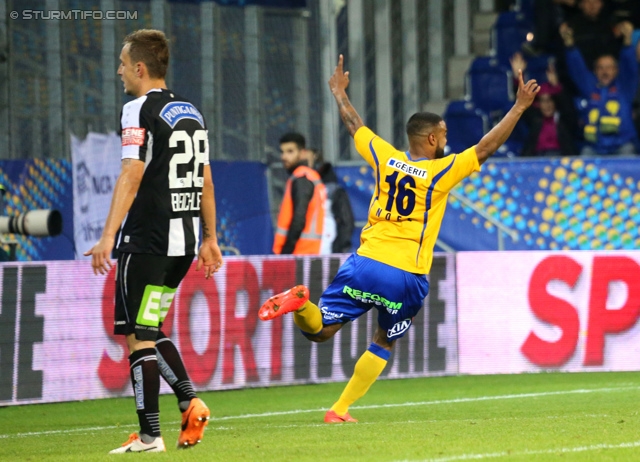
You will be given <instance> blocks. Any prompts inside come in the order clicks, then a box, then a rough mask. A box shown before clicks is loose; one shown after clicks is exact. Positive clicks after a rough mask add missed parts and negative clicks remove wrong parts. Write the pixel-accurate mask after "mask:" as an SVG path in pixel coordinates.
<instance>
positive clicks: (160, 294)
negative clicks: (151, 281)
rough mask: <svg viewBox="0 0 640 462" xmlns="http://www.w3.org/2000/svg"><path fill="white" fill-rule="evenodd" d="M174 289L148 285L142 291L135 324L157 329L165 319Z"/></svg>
mask: <svg viewBox="0 0 640 462" xmlns="http://www.w3.org/2000/svg"><path fill="white" fill-rule="evenodd" d="M175 294H176V289H170V288H169V287H167V286H162V287H161V286H152V285H148V286H147V287H146V288H145V289H144V296H143V297H142V303H141V304H140V309H139V310H138V317H137V318H136V322H137V323H138V324H140V325H142V326H150V327H158V325H159V324H160V323H161V322H163V321H164V318H166V317H167V313H168V312H169V308H170V307H171V302H173V297H174V296H175Z"/></svg>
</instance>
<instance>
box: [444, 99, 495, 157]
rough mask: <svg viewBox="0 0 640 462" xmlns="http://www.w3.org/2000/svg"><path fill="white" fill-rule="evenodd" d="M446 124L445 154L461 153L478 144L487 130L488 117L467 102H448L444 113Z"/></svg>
mask: <svg viewBox="0 0 640 462" xmlns="http://www.w3.org/2000/svg"><path fill="white" fill-rule="evenodd" d="M443 119H444V121H445V123H446V124H447V130H448V134H447V141H448V143H447V151H448V152H447V154H449V153H456V154H458V153H461V152H462V151H464V150H465V149H467V148H470V147H471V146H474V145H476V144H478V141H480V138H482V137H483V136H484V134H485V133H486V132H487V131H488V130H489V116H488V114H487V113H486V112H484V111H483V110H482V109H479V108H478V107H476V106H475V105H474V104H473V103H472V102H471V101H469V100H455V101H450V102H449V104H448V105H447V108H446V109H445V111H444V116H443Z"/></svg>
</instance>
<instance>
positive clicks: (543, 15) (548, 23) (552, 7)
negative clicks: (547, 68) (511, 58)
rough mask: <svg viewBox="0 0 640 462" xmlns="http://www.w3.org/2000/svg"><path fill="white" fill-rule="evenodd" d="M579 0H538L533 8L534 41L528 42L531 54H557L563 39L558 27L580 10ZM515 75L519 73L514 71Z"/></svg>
mask: <svg viewBox="0 0 640 462" xmlns="http://www.w3.org/2000/svg"><path fill="white" fill-rule="evenodd" d="M577 5H578V0H536V2H535V3H534V10H533V23H534V24H533V41H532V42H531V43H526V44H525V45H523V46H526V47H527V48H526V50H525V51H527V52H529V53H530V54H539V53H549V54H555V53H556V51H557V50H558V49H559V48H560V45H561V44H562V40H561V38H560V34H558V28H559V27H560V24H562V23H563V22H564V21H568V20H569V19H570V18H571V17H572V16H574V15H575V14H576V13H578V12H579V10H578V7H577ZM514 75H517V74H516V73H514Z"/></svg>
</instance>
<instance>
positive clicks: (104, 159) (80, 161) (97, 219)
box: [71, 133, 121, 260]
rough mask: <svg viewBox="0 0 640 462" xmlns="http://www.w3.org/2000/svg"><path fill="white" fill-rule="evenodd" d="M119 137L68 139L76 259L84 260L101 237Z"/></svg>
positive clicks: (117, 160)
mask: <svg viewBox="0 0 640 462" xmlns="http://www.w3.org/2000/svg"><path fill="white" fill-rule="evenodd" d="M120 151H121V146H120V137H119V136H118V135H117V134H115V133H109V134H108V135H104V134H100V133H89V134H88V135H87V137H86V138H85V139H84V141H81V140H79V139H78V138H76V137H74V136H72V137H71V161H72V164H73V185H74V188H73V223H74V240H75V248H76V251H75V253H76V259H77V260H82V259H85V258H86V257H83V256H82V253H83V252H85V251H86V250H89V249H90V248H91V247H92V246H93V245H94V244H95V243H96V241H97V240H98V239H99V238H100V236H101V234H102V227H103V226H104V222H105V220H106V218H107V214H108V213H109V206H110V205H111V195H112V193H113V188H114V187H115V183H116V180H117V179H118V175H119V174H120V158H121V155H120Z"/></svg>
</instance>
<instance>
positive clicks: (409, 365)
mask: <svg viewBox="0 0 640 462" xmlns="http://www.w3.org/2000/svg"><path fill="white" fill-rule="evenodd" d="M346 258H347V255H333V256H326V257H303V258H295V257H291V256H283V257H280V256H255V257H228V258H226V260H225V265H224V266H223V268H222V270H221V271H220V272H219V273H217V274H216V275H215V277H214V278H213V280H208V281H207V280H205V279H204V276H203V273H202V272H196V271H195V263H194V267H193V268H192V270H191V271H190V272H189V273H188V275H187V276H186V278H185V279H184V281H183V282H182V284H181V285H180V287H179V288H178V291H177V292H176V296H175V298H174V302H173V305H172V307H171V311H170V312H169V315H168V316H167V318H166V320H165V324H164V326H163V331H164V333H165V334H166V335H167V336H169V337H170V338H171V339H172V340H173V341H174V343H175V344H176V346H177V348H178V349H179V350H180V352H181V354H182V355H183V358H184V361H185V366H186V368H187V370H188V372H189V375H190V377H191V379H192V381H193V382H194V385H195V386H196V388H198V389H201V390H218V389H225V388H239V387H246V386H269V385H273V384H277V385H282V384H293V383H311V382H318V381H335V380H345V379H346V378H348V377H350V376H351V374H352V372H353V367H354V365H355V362H356V361H357V359H358V358H359V357H360V355H361V354H362V353H363V352H364V351H365V349H366V348H367V346H368V345H369V343H370V342H371V337H372V333H373V323H374V322H375V317H374V315H375V313H369V314H368V316H365V317H363V318H361V319H360V320H358V321H357V322H355V323H352V324H347V325H346V326H345V327H344V328H343V329H342V330H341V331H340V332H339V333H338V335H336V337H334V339H332V340H331V341H329V342H326V343H323V344H315V343H311V342H309V341H308V340H306V339H305V338H304V337H303V336H302V335H301V334H300V333H299V332H298V329H297V328H295V326H294V324H293V319H292V316H284V317H283V318H279V319H276V320H274V321H270V322H262V321H259V320H258V315H257V313H258V309H259V307H260V306H261V304H262V303H263V302H264V301H265V300H266V299H267V298H268V297H270V296H271V295H273V294H274V293H277V292H281V291H283V290H286V289H288V288H290V287H292V286H293V285H295V284H298V283H303V284H306V285H307V286H308V287H309V290H310V294H311V299H312V300H313V301H317V300H318V299H319V297H320V295H321V293H322V291H323V290H324V288H325V287H326V286H327V285H328V284H329V282H330V281H331V279H332V278H333V276H334V275H335V273H336V272H337V270H338V268H339V266H340V264H341V263H342V262H343V261H344V259H346ZM453 264H454V259H453V257H451V256H438V257H436V258H435V259H434V265H433V268H434V269H433V271H432V274H431V294H430V296H429V297H428V298H427V300H426V301H425V309H424V310H423V311H422V312H421V313H420V314H419V315H418V316H417V317H416V318H415V319H414V325H413V326H412V328H411V330H410V331H409V333H408V334H407V335H406V336H405V337H404V338H402V339H401V340H399V341H398V342H397V344H396V351H395V352H394V354H393V355H392V359H391V361H390V363H389V365H388V366H387V369H386V370H385V371H384V372H383V375H384V376H386V377H416V376H425V375H443V374H452V373H456V372H457V339H456V318H455V272H454V266H453ZM114 294H115V269H114V270H112V271H111V273H110V274H109V275H108V276H106V277H105V276H95V275H94V274H93V271H92V269H91V266H90V265H89V264H88V263H87V262H82V261H66V262H46V263H44V262H43V263H8V264H3V265H0V405H7V404H22V403H33V402H54V401H69V400H80V399H93V398H103V397H110V396H123V395H130V394H131V391H130V389H131V385H130V383H129V364H128V353H127V351H126V347H125V343H124V340H123V338H122V337H119V336H118V337H116V336H114V335H113V334H112V332H113V300H114ZM162 387H163V388H162V392H164V393H170V392H171V390H170V388H169V387H168V386H167V385H166V384H164V383H163V385H162Z"/></svg>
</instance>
